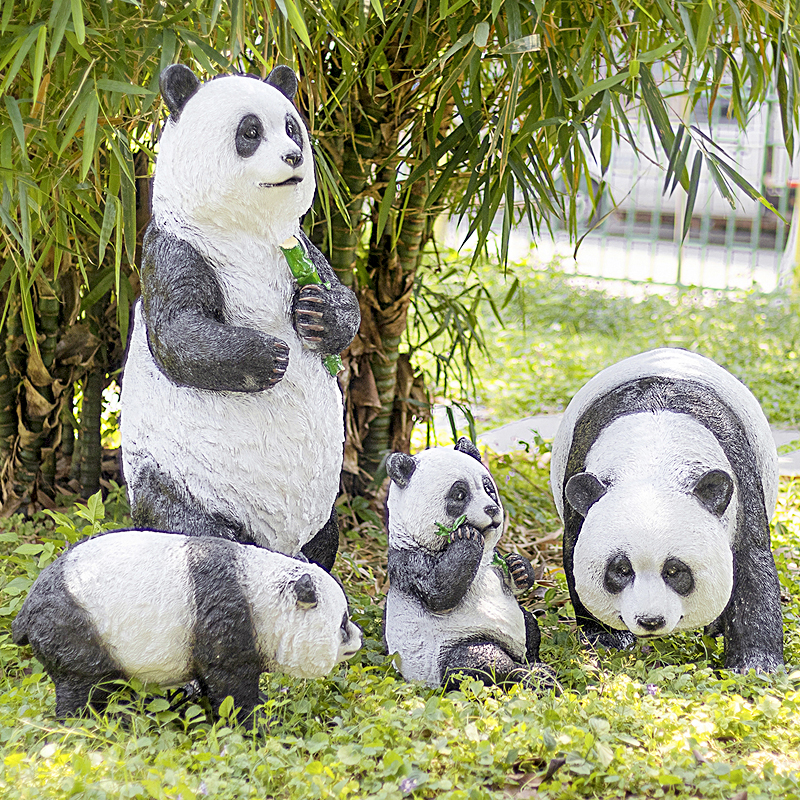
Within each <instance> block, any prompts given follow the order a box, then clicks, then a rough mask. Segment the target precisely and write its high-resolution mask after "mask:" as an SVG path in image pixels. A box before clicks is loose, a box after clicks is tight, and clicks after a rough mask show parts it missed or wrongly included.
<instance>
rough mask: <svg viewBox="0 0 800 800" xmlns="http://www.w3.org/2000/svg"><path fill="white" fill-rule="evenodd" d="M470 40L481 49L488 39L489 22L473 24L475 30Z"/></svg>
mask: <svg viewBox="0 0 800 800" xmlns="http://www.w3.org/2000/svg"><path fill="white" fill-rule="evenodd" d="M472 41H473V42H474V43H475V47H478V48H480V49H481V50H483V48H484V47H486V44H487V43H488V41H489V23H488V22H479V23H478V24H477V25H476V26H475V30H474V32H473V34H472Z"/></svg>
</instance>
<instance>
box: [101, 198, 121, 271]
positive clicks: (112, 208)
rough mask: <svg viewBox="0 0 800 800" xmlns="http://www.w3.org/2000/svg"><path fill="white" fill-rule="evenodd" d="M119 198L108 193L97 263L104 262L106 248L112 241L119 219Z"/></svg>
mask: <svg viewBox="0 0 800 800" xmlns="http://www.w3.org/2000/svg"><path fill="white" fill-rule="evenodd" d="M118 206H119V200H118V199H117V198H116V197H113V196H111V195H106V210H105V211H104V212H103V224H102V226H101V227H100V239H99V242H98V249H97V263H98V264H102V263H103V258H104V257H105V254H106V248H107V247H108V243H109V242H110V241H111V233H112V231H113V230H114V223H115V222H116V221H117V207H118Z"/></svg>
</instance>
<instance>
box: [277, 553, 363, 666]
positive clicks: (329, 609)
mask: <svg viewBox="0 0 800 800" xmlns="http://www.w3.org/2000/svg"><path fill="white" fill-rule="evenodd" d="M280 597H281V601H280V608H279V611H278V620H277V623H278V624H277V628H278V630H279V637H278V647H277V653H276V661H277V663H278V666H279V668H280V669H281V671H283V672H285V673H287V674H289V675H294V676H295V677H297V678H319V677H323V676H324V675H327V674H328V673H329V672H330V671H331V670H332V669H333V668H334V666H336V664H339V663H341V662H342V661H346V660H347V659H349V658H352V657H353V656H354V655H355V654H356V653H357V652H358V650H359V649H360V647H361V629H360V628H359V627H358V626H357V625H356V624H355V623H354V622H352V621H351V619H350V612H349V608H348V603H347V597H346V595H345V593H344V590H343V589H342V587H341V585H340V584H339V583H338V582H337V581H336V579H335V578H334V577H332V576H331V575H329V574H328V573H327V572H325V571H324V570H322V569H321V568H319V567H316V566H315V565H314V564H304V563H302V562H297V564H296V566H294V569H293V570H292V574H291V575H290V576H289V579H288V580H287V581H286V582H285V583H284V584H283V588H282V591H281V592H280Z"/></svg>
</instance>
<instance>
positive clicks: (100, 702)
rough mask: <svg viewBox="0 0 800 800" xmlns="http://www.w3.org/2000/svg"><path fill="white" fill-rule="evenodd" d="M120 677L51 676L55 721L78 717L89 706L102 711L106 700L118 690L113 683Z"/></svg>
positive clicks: (106, 702)
mask: <svg viewBox="0 0 800 800" xmlns="http://www.w3.org/2000/svg"><path fill="white" fill-rule="evenodd" d="M120 677H121V676H120V675H106V676H105V677H102V678H90V677H87V676H86V675H77V674H63V675H58V676H53V684H54V685H55V688H56V719H57V720H64V719H68V718H70V717H80V716H81V715H82V714H83V713H84V712H85V711H86V709H87V708H89V707H90V706H91V707H92V708H93V709H95V710H96V711H103V709H105V707H106V705H107V704H108V698H109V697H110V696H111V695H112V694H113V693H114V691H115V690H116V689H117V688H118V687H117V686H116V685H115V683H114V682H115V681H116V680H118V679H119V678H120Z"/></svg>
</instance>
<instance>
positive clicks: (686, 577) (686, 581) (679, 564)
mask: <svg viewBox="0 0 800 800" xmlns="http://www.w3.org/2000/svg"><path fill="white" fill-rule="evenodd" d="M661 577H662V578H663V580H664V583H666V584H667V586H669V588H670V589H672V591H673V592H675V593H676V594H679V595H680V596H681V597H686V596H687V595H689V594H691V593H692V592H693V591H694V575H692V570H691V568H690V567H689V566H688V565H687V564H684V563H683V561H681V560H680V559H679V558H668V559H667V560H666V561H665V562H664V566H663V567H662V568H661Z"/></svg>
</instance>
